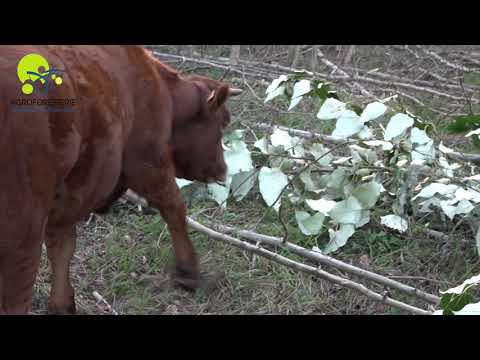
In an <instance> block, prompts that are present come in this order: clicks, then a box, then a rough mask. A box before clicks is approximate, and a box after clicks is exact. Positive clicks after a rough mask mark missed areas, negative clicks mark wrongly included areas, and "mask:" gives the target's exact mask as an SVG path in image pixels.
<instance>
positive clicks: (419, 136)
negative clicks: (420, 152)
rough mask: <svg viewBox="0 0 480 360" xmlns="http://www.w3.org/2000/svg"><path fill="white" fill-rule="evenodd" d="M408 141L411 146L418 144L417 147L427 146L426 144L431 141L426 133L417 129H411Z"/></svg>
mask: <svg viewBox="0 0 480 360" xmlns="http://www.w3.org/2000/svg"><path fill="white" fill-rule="evenodd" d="M410 141H411V142H412V144H419V145H424V144H427V143H428V142H430V141H432V139H430V138H429V137H428V135H427V133H426V132H425V131H424V130H420V129H419V128H416V127H414V128H412V132H411V134H410Z"/></svg>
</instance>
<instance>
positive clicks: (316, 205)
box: [305, 199, 337, 215]
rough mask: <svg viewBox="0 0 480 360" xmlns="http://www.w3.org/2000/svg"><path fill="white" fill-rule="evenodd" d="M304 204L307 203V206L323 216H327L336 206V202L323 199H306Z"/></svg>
mask: <svg viewBox="0 0 480 360" xmlns="http://www.w3.org/2000/svg"><path fill="white" fill-rule="evenodd" d="M305 202H306V203H307V205H308V206H310V207H311V208H312V210H315V211H318V212H320V213H322V214H324V215H329V212H330V211H331V210H332V209H333V208H334V207H335V205H336V204H337V202H336V201H333V200H325V199H318V200H312V199H307V200H305Z"/></svg>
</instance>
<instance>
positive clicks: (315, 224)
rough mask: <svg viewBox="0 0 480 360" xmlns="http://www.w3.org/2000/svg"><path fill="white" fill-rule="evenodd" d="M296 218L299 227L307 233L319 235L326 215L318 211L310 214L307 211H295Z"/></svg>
mask: <svg viewBox="0 0 480 360" xmlns="http://www.w3.org/2000/svg"><path fill="white" fill-rule="evenodd" d="M295 218H296V219H297V223H298V227H299V228H300V230H301V232H302V233H303V234H305V235H317V234H318V233H319V232H320V229H321V228H322V225H323V220H324V219H325V215H323V214H322V213H316V214H314V215H310V214H309V213H308V212H306V211H295Z"/></svg>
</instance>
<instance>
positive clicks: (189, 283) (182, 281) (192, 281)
mask: <svg viewBox="0 0 480 360" xmlns="http://www.w3.org/2000/svg"><path fill="white" fill-rule="evenodd" d="M173 280H174V283H175V285H176V286H178V287H180V288H182V289H184V290H187V291H195V290H197V289H198V288H199V286H200V276H199V273H198V271H192V270H186V269H185V268H182V267H180V266H177V268H176V271H175V275H174V278H173Z"/></svg>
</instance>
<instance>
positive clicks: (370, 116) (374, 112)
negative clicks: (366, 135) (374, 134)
mask: <svg viewBox="0 0 480 360" xmlns="http://www.w3.org/2000/svg"><path fill="white" fill-rule="evenodd" d="M386 111H387V107H386V106H385V105H384V104H382V103H381V102H378V101H375V102H373V103H370V104H368V105H367V106H366V107H365V109H364V110H363V112H362V115H361V116H360V120H361V121H362V122H364V123H366V122H368V121H370V120H376V119H378V118H379V117H381V116H382V115H383V114H385V112H386Z"/></svg>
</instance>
